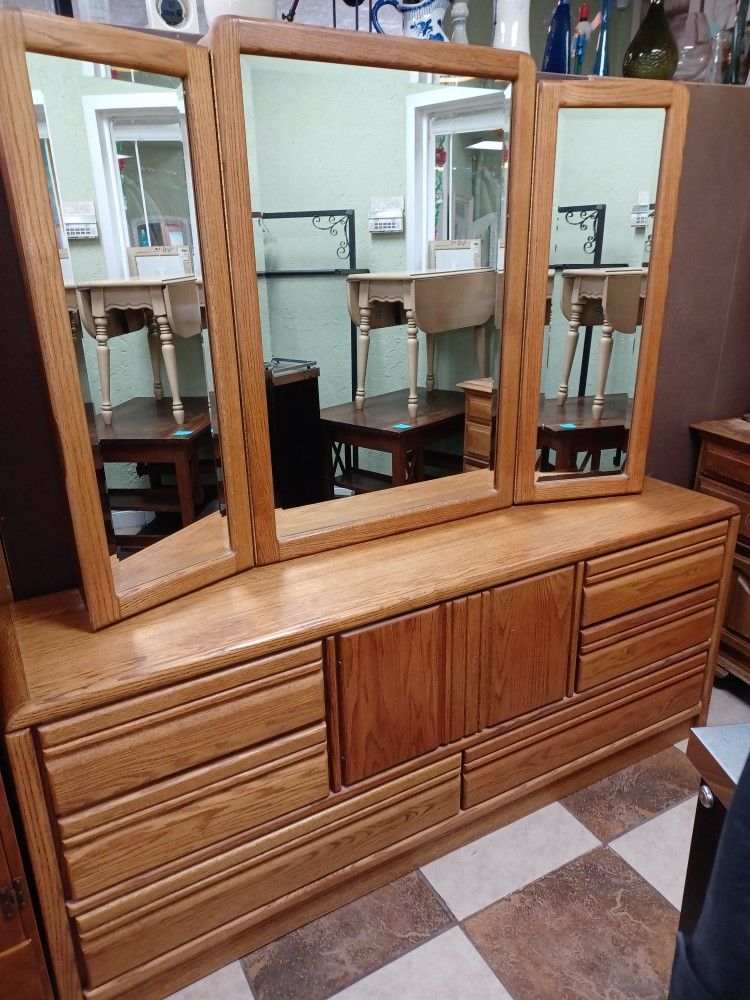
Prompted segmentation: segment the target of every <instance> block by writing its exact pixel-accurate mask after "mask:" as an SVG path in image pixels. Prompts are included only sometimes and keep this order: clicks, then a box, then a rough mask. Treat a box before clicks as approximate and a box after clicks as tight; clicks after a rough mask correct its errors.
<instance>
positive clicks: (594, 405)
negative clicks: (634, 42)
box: [536, 108, 665, 479]
mask: <svg viewBox="0 0 750 1000" xmlns="http://www.w3.org/2000/svg"><path fill="white" fill-rule="evenodd" d="M664 124H665V111H664V109H663V108H562V109H560V111H559V114H558V121H557V147H556V156H555V174H554V189H553V201H552V228H551V236H550V251H549V270H548V272H547V288H546V296H547V299H546V309H545V320H546V326H545V331H544V340H543V357H542V373H541V386H540V397H539V426H538V433H537V452H536V469H537V478H538V479H554V478H561V477H565V478H567V477H570V476H576V477H581V476H599V475H603V474H604V475H606V474H610V475H611V474H617V473H621V472H623V471H625V469H626V461H627V452H628V438H629V433H630V428H631V425H632V414H633V404H634V396H635V386H636V375H637V370H638V358H639V352H640V346H641V337H642V333H643V332H642V322H643V310H644V304H645V299H646V294H647V290H648V265H649V256H650V252H651V238H652V234H653V223H654V213H655V210H656V203H657V182H658V176H659V164H660V161H661V153H662V140H663V134H664Z"/></svg>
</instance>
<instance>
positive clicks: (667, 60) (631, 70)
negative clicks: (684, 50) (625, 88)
mask: <svg viewBox="0 0 750 1000" xmlns="http://www.w3.org/2000/svg"><path fill="white" fill-rule="evenodd" d="M677 59H678V52H677V42H676V41H675V40H674V35H673V34H672V29H671V28H670V27H669V22H668V21H667V18H666V15H665V13H664V0H651V3H650V5H649V8H648V11H647V13H646V16H645V17H644V19H643V23H642V24H641V26H640V28H639V29H638V31H636V33H635V37H634V38H633V41H632V42H631V43H630V45H628V48H627V51H626V53H625V58H624V59H623V62H622V75H623V76H638V77H642V78H643V79H646V80H671V79H672V77H673V76H674V71H675V70H676V69H677Z"/></svg>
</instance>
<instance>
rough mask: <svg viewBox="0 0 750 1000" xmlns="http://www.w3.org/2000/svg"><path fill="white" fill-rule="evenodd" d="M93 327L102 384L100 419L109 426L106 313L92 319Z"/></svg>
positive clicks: (109, 400) (110, 407) (110, 404)
mask: <svg viewBox="0 0 750 1000" xmlns="http://www.w3.org/2000/svg"><path fill="white" fill-rule="evenodd" d="M94 328H95V331H96V362H97V364H98V366H99V381H100V382H101V386H102V420H103V421H104V423H105V424H106V425H107V427H109V426H110V424H111V423H112V400H111V399H110V395H109V393H110V384H109V383H110V377H109V320H108V319H107V316H106V314H105V315H104V316H97V317H96V318H95V319H94Z"/></svg>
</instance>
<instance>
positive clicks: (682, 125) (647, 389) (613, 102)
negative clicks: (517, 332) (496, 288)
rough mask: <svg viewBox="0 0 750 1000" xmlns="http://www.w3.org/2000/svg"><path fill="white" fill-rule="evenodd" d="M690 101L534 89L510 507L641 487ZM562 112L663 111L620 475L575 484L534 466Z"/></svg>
mask: <svg viewBox="0 0 750 1000" xmlns="http://www.w3.org/2000/svg"><path fill="white" fill-rule="evenodd" d="M688 103H689V94H688V89H687V87H685V86H684V84H680V83H664V82H661V81H652V80H618V79H601V78H598V77H596V78H591V79H586V80H575V81H573V80H562V81H542V82H540V83H539V84H538V85H537V105H536V108H537V110H536V128H535V133H534V187H533V192H532V203H531V245H530V248H529V268H528V274H527V285H526V323H525V335H524V346H523V368H522V375H521V406H520V411H519V426H518V459H517V466H516V495H515V502H516V503H519V504H523V503H534V502H539V501H547V500H572V499H576V498H583V497H604V496H614V495H617V494H622V493H639V492H640V491H641V490H642V488H643V477H644V470H645V465H646V451H647V448H648V438H649V432H650V428H651V413H652V410H653V403H654V389H655V385H656V369H657V362H658V359H659V345H660V342H661V331H662V323H663V320H664V308H665V304H666V297H667V283H668V280H669V262H670V259H671V256H672V240H673V234H674V224H675V216H676V211H677V195H678V189H679V178H680V171H681V169H682V151H683V146H684V142H685V129H686V125H687V111H688ZM561 108H663V109H664V111H665V121H664V133H663V139H662V154H661V161H660V164H659V180H658V186H657V197H656V199H655V201H656V206H657V207H656V212H655V216H654V230H653V241H652V250H651V255H650V257H649V275H648V285H647V289H646V301H645V304H644V314H643V324H642V328H641V329H642V332H641V343H640V351H639V356H638V366H637V371H636V380H635V390H634V404H633V417H632V422H631V427H630V435H629V439H628V452H627V462H626V466H625V471H624V472H622V473H610V474H602V475H585V476H580V477H578V478H576V476H575V475H565V474H564V473H561V474H560V477H559V478H555V479H552V478H547V476H543V477H542V476H540V475H539V473H538V472H537V471H536V469H535V464H536V461H535V460H536V450H537V428H538V425H539V385H540V381H541V371H542V353H543V344H544V329H545V300H546V286H547V271H548V268H549V244H550V232H551V227H552V208H553V206H552V196H553V192H554V182H555V160H556V155H557V128H558V112H559V111H560V109H561Z"/></svg>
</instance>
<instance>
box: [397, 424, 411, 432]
mask: <svg viewBox="0 0 750 1000" xmlns="http://www.w3.org/2000/svg"><path fill="white" fill-rule="evenodd" d="M410 427H411V424H394V425H393V429H394V430H396V431H408V430H409V428H410Z"/></svg>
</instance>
